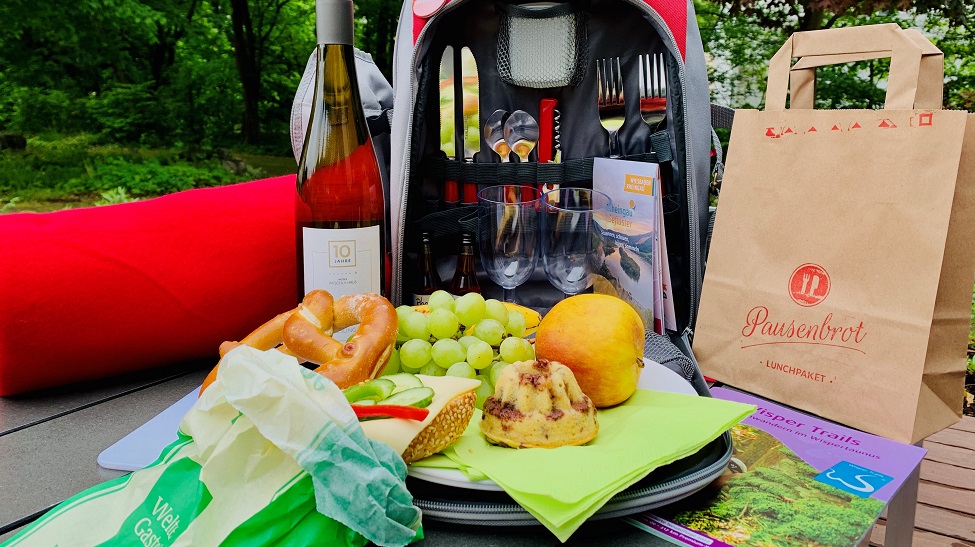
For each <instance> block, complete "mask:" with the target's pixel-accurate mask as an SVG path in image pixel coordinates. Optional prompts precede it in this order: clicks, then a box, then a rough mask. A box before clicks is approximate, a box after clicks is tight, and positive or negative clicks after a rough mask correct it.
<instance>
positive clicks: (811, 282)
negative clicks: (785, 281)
mask: <svg viewBox="0 0 975 547" xmlns="http://www.w3.org/2000/svg"><path fill="white" fill-rule="evenodd" d="M829 288H830V283H829V274H828V273H826V270H825V269H824V268H823V267H822V266H820V265H818V264H812V263H808V264H803V265H802V266H799V267H798V268H796V269H795V271H794V272H792V276H790V277H789V296H791V297H792V301H793V302H795V303H796V304H799V305H800V306H802V307H805V308H808V307H811V306H815V305H816V304H819V303H820V302H822V301H823V300H825V299H826V295H828V294H829Z"/></svg>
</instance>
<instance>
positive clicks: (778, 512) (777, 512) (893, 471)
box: [627, 387, 927, 547]
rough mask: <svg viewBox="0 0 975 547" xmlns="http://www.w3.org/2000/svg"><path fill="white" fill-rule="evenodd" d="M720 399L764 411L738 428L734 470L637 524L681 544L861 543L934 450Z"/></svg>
mask: <svg viewBox="0 0 975 547" xmlns="http://www.w3.org/2000/svg"><path fill="white" fill-rule="evenodd" d="M711 394H712V395H713V396H714V397H715V398H718V399H724V400H728V401H737V402H741V403H749V404H753V405H756V406H757V407H758V410H756V412H755V413H754V414H752V415H751V416H749V417H747V418H745V419H744V420H742V421H741V423H740V424H738V425H736V426H734V427H733V428H732V429H731V436H732V439H733V446H734V453H733V455H732V458H731V462H730V464H729V465H728V469H727V470H726V471H725V473H724V474H723V475H722V476H721V477H719V478H718V479H717V480H715V481H714V482H713V483H712V484H711V485H709V486H708V487H706V488H705V489H704V490H702V491H700V492H698V493H696V494H694V495H692V496H690V497H688V498H686V499H685V500H683V501H681V502H679V503H677V504H675V505H673V506H670V507H668V508H666V509H660V510H654V511H651V512H645V513H640V514H637V515H634V516H632V517H630V518H628V519H627V521H628V522H629V523H630V524H633V525H634V526H637V527H638V528H642V529H644V530H646V531H648V532H650V533H651V534H653V535H655V536H658V537H661V538H663V539H666V540H668V541H671V542H673V543H676V544H679V545H693V546H704V545H708V546H712V547H714V546H719V547H720V546H722V545H737V546H744V545H777V546H782V547H790V546H800V545H856V544H857V543H858V542H859V541H861V540H862V539H863V538H864V537H865V536H866V535H867V534H868V533H869V532H870V530H871V529H872V527H873V524H874V522H875V521H876V520H877V517H879V516H880V513H881V512H882V511H883V509H884V507H885V506H886V505H887V503H888V502H890V500H891V498H892V497H893V496H894V494H896V493H897V490H898V489H899V488H900V486H901V485H902V484H903V483H904V481H905V480H907V478H908V477H909V476H910V474H911V472H912V471H913V470H914V469H915V468H916V467H917V466H918V465H920V462H921V459H922V458H923V457H924V454H925V453H926V452H927V451H926V450H925V449H923V448H920V447H917V446H913V445H908V444H902V443H899V442H895V441H891V440H888V439H885V438H882V437H877V436H875V435H871V434H868V433H863V432H861V431H857V430H854V429H850V428H847V427H843V426H840V425H837V424H834V423H832V422H828V421H826V420H822V419H820V418H816V417H813V416H810V415H808V414H805V413H802V412H799V411H796V410H792V409H790V408H787V407H784V406H781V405H778V404H775V403H773V402H770V401H768V400H766V399H762V398H759V397H756V396H754V395H750V394H746V393H743V392H741V391H737V390H733V389H729V388H723V387H717V388H712V389H711Z"/></svg>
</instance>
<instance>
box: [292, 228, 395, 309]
mask: <svg viewBox="0 0 975 547" xmlns="http://www.w3.org/2000/svg"><path fill="white" fill-rule="evenodd" d="M301 233H302V238H303V245H302V251H303V258H304V268H305V294H307V293H309V292H310V291H312V290H315V289H325V290H326V291H328V292H330V293H332V296H334V297H335V298H339V297H341V296H345V295H348V294H359V293H375V294H381V290H380V289H381V285H380V283H381V282H380V277H379V276H380V268H382V258H381V257H382V254H381V253H382V250H381V249H382V248H381V246H380V231H379V226H368V227H365V228H345V229H339V230H334V229H322V228H307V227H306V228H302V229H301Z"/></svg>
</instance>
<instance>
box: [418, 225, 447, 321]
mask: <svg viewBox="0 0 975 547" xmlns="http://www.w3.org/2000/svg"><path fill="white" fill-rule="evenodd" d="M416 266H417V279H416V288H415V290H414V291H413V304H415V305H421V304H426V303H428V302H429V301H430V295H431V294H433V293H434V291H437V290H439V289H440V286H441V285H443V282H442V281H441V280H440V274H439V273H437V266H436V264H435V263H434V262H433V245H432V243H431V242H430V233H429V232H423V233H422V234H421V235H420V254H419V256H418V257H417V261H416Z"/></svg>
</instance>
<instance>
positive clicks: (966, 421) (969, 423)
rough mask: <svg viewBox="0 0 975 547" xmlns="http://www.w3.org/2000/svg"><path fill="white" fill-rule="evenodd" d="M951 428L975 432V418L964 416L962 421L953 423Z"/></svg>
mask: <svg viewBox="0 0 975 547" xmlns="http://www.w3.org/2000/svg"><path fill="white" fill-rule="evenodd" d="M951 429H957V430H959V431H968V432H969V433H975V418H972V417H971V416H962V417H961V421H960V422H958V423H956V424H954V425H952V426H951Z"/></svg>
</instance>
